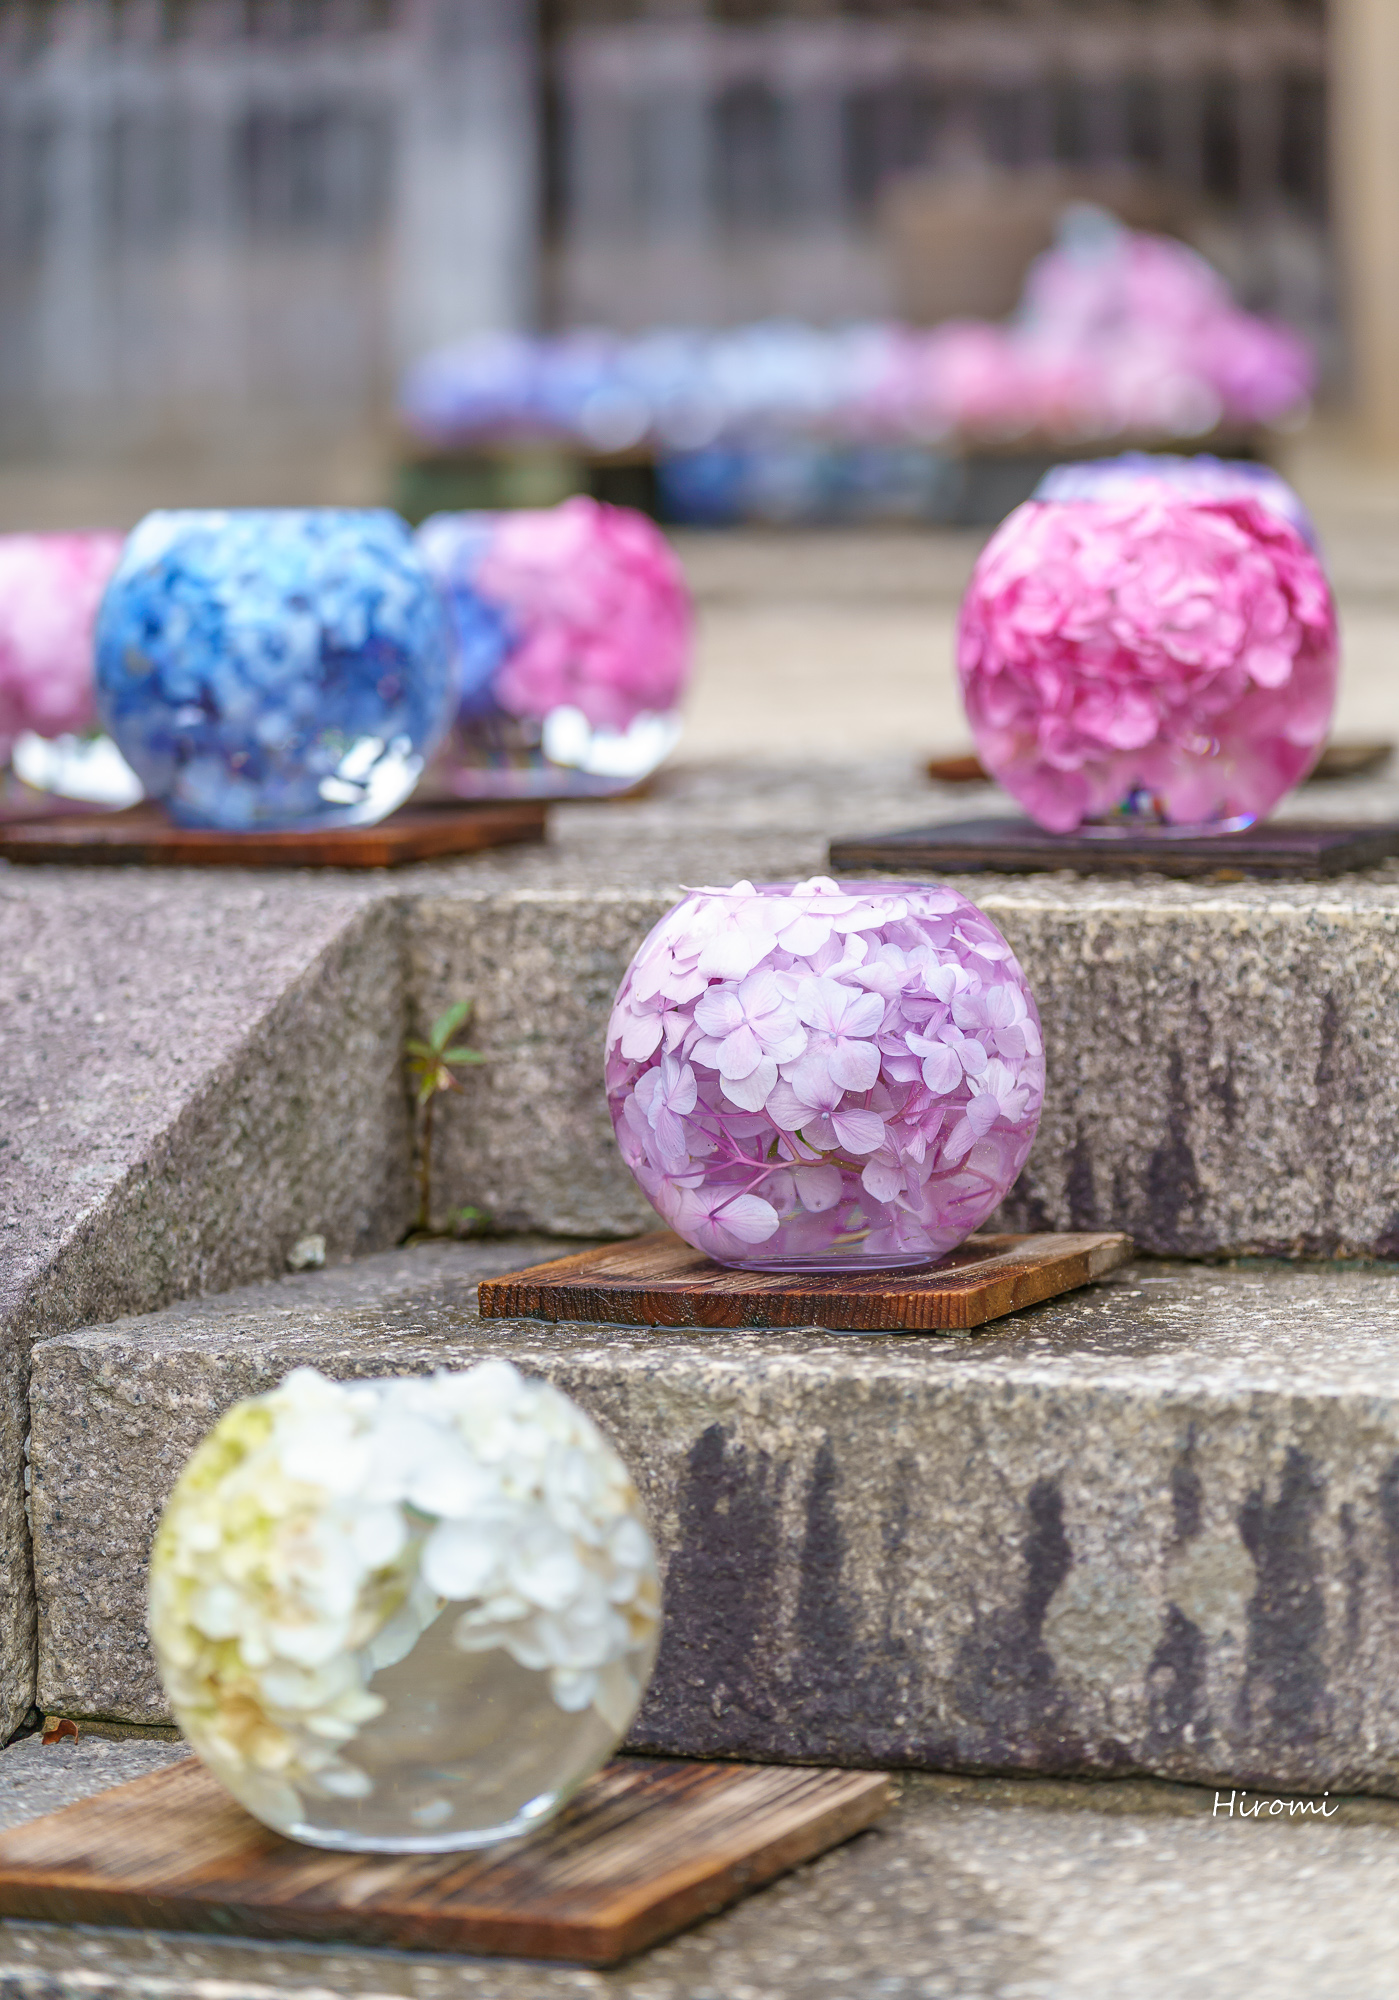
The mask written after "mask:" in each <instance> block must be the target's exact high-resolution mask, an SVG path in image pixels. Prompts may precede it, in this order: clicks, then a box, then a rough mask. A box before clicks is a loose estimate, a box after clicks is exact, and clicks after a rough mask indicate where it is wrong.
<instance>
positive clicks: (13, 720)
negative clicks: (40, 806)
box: [0, 529, 141, 805]
mask: <svg viewBox="0 0 1399 2000" xmlns="http://www.w3.org/2000/svg"><path fill="white" fill-rule="evenodd" d="M124 540H125V537H124V536H122V535H120V534H118V533H116V532H115V531H107V530H105V529H93V530H91V531H89V532H79V533H72V534H52V535H0V768H3V766H4V765H5V764H6V763H7V762H8V761H9V759H10V758H11V757H12V756H13V758H14V762H15V769H16V772H17V774H18V775H19V776H20V777H22V778H23V779H24V780H25V781H26V782H27V783H29V784H31V785H34V786H36V787H38V788H41V789H46V790H51V791H57V792H63V793H70V794H72V795H73V796H75V797H92V798H98V799H104V800H106V801H107V802H108V803H111V804H116V805H127V804H130V803H131V802H132V801H133V800H135V799H138V798H139V797H140V796H141V787H140V784H139V782H138V781H137V780H136V778H135V777H134V775H133V774H132V773H131V771H130V770H129V769H128V768H127V766H126V765H125V764H124V763H123V761H122V759H121V756H120V754H119V752H118V751H117V748H116V745H115V744H113V743H112V742H111V741H110V740H109V739H107V738H105V737H102V736H101V735H100V734H99V732H98V730H97V714H96V710H95V708H94V706H93V666H92V633H93V625H94V623H95V621H96V618H97V607H98V605H99V604H100V603H101V601H102V593H103V591H104V590H105V589H106V587H107V583H108V580H109V579H110V577H111V575H112V572H113V570H114V569H115V568H116V566H117V560H118V558H119V557H120V555H121V551H122V544H123V541H124Z"/></svg>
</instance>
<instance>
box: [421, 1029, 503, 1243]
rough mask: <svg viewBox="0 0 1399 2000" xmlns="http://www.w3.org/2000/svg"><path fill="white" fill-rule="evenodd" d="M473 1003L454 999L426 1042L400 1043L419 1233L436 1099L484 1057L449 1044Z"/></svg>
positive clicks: (427, 1195)
mask: <svg viewBox="0 0 1399 2000" xmlns="http://www.w3.org/2000/svg"><path fill="white" fill-rule="evenodd" d="M473 1004H474V1003H473V1002H472V1001H470V1000H458V1002H457V1004H456V1006H455V1007H449V1008H448V1009H447V1011H446V1013H445V1014H442V1015H440V1016H439V1017H438V1019H437V1020H435V1021H434V1022H433V1024H432V1026H431V1027H430V1028H429V1029H428V1033H427V1039H426V1041H424V1040H422V1039H421V1037H419V1036H417V1035H410V1036H409V1037H408V1039H407V1041H406V1042H405V1043H404V1045H403V1046H404V1049H405V1050H406V1052H407V1056H408V1074H409V1076H410V1077H411V1079H412V1081H413V1096H414V1102H415V1104H416V1106H417V1110H418V1114H419V1154H418V1220H417V1224H416V1227H417V1229H418V1230H419V1231H420V1232H421V1233H423V1234H425V1235H426V1234H429V1233H430V1232H431V1229H432V1114H433V1109H434V1107H435V1105H436V1103H437V1100H438V1098H439V1097H441V1096H443V1095H445V1093H446V1092H447V1091H449V1090H460V1089H461V1080H460V1078H459V1077H458V1076H457V1075H456V1074H455V1071H456V1070H458V1069H465V1068H469V1067H471V1066H472V1065H474V1064H476V1063H483V1062H485V1060H486V1058H485V1056H483V1055H482V1053H481V1051H480V1050H479V1049H470V1048H467V1047H466V1045H465V1043H458V1042H454V1041H453V1037H454V1036H455V1035H457V1034H459V1033H460V1032H461V1030H462V1029H463V1028H464V1027H465V1026H466V1024H467V1022H468V1021H469V1020H470V1018H471V1010H472V1006H473Z"/></svg>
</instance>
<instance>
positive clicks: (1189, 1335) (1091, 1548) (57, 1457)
mask: <svg viewBox="0 0 1399 2000" xmlns="http://www.w3.org/2000/svg"><path fill="white" fill-rule="evenodd" d="M438 1255H439V1259H440V1260H441V1261H440V1262H439V1264H438V1265H437V1267H436V1270H437V1272H438V1274H439V1276H438V1277H436V1278H434V1281H433V1284H431V1285H428V1286H423V1285H421V1284H417V1283H416V1281H412V1280H410V1279H408V1278H406V1277H405V1275H404V1272H403V1267H402V1264H401V1262H398V1263H393V1262H392V1260H391V1267H390V1268H389V1270H388V1271H387V1274H386V1281H385V1283H384V1286H383V1290H382V1293H381V1295H380V1298H379V1300H378V1302H377V1303H372V1304H371V1303H364V1304H361V1305H359V1306H357V1307H353V1308H350V1307H347V1306H344V1305H336V1306H333V1307H332V1306H318V1307H316V1308H315V1309H312V1308H311V1307H310V1306H301V1307H296V1306H295V1305H294V1304H293V1305H290V1306H289V1304H288V1302H287V1301H286V1299H284V1298H282V1297H279V1298H278V1299H277V1301H276V1303H275V1304H274V1305H272V1306H269V1307H268V1308H265V1309H263V1310H261V1311H259V1310H257V1309H256V1307H255V1306H248V1307H245V1308H244V1309H242V1310H240V1311H238V1312H237V1313H233V1312H225V1311H219V1310H215V1311H210V1310H206V1309H199V1308H196V1307H185V1308H181V1309H180V1311H179V1313H178V1314H177V1315H155V1316H153V1317H151V1318H148V1319H145V1320H130V1321H124V1322H120V1323H118V1324H116V1325H114V1326H109V1327H104V1328H96V1329H90V1330H87V1331H82V1332H78V1333H74V1334H69V1335H64V1336H61V1337H58V1338H56V1339H53V1340H50V1341H47V1342H44V1343H43V1344H41V1345H40V1346H39V1347H38V1348H37V1349H36V1351H35V1357H34V1386H33V1466H34V1494H33V1503H34V1525H35V1563H36V1574H37V1579H38V1589H39V1605H40V1633H41V1639H40V1655H41V1667H40V1699H41V1701H42V1703H43V1704H44V1705H45V1706H46V1707H47V1708H49V1709H52V1710H60V1711H64V1712H68V1713H73V1714H79V1715H80V1714H84V1713H86V1714H93V1715H109V1716H125V1717H130V1718H132V1719H150V1720H154V1719H158V1718H161V1717H163V1716H164V1714H165V1709H164V1704H163V1699H162V1696H161V1692H160V1690H159V1687H158V1685H157V1683H156V1681H155V1678H154V1675H153V1673H152V1670H151V1666H150V1661H149V1656H148V1654H147V1651H146V1643H145V1636H144V1630H143V1615H142V1612H143V1599H144V1566H145V1555H146V1549H147V1547H148V1544H149V1539H150V1535H151V1532H152V1529H153V1526H154V1522H155V1518H156V1515H157V1512H158V1510H159V1507H160V1505H161V1504H162V1502H163V1500H164V1497H165V1495H166V1493H167V1492H168V1490H169V1486H170V1484H171V1483H172V1481H173V1479H174V1477H175V1474H176V1472H177V1471H178V1468H179V1465H180V1463H181V1462H182V1460H183V1458H184V1456H185V1454H186V1453H187V1452H188V1450H189V1449H190V1448H191V1447H192V1445H193V1444H194V1442H195V1441H196V1439H197V1438H198V1437H199V1436H200V1435H201V1434H202V1433H203V1432H204V1431H205V1430H206V1429H207V1427H208V1426H209V1424H210V1423H211V1421H212V1420H213V1419H214V1417H215V1416H216V1415H217V1414H218V1413H219V1411H221V1410H222V1409H224V1408H225V1407H226V1406H227V1405H228V1404H229V1403H230V1402H231V1401H233V1400H234V1399H235V1398H236V1397H237V1396H239V1395H243V1394H246V1393H248V1392H249V1391H252V1390H254V1389H257V1388H260V1387H263V1386H265V1385H267V1384H270V1383H271V1382H273V1381H276V1380H277V1379H279V1378H280V1377H281V1376H282V1375H283V1374H284V1373H285V1372H286V1371H287V1370H288V1369H289V1368H291V1367H292V1366H294V1365H296V1364H297V1363H299V1362H302V1361H312V1362H314V1363H316V1364H317V1365H319V1366H321V1367H323V1368H325V1369H327V1370H328V1371H329V1372H330V1373H332V1374H335V1375H339V1376H343V1377H352V1376H364V1375H369V1374H374V1373H381V1372H389V1373H416V1372H421V1371H425V1370H429V1369H431V1368H434V1367H438V1366H443V1365H459V1364H461V1363H464V1362H466V1361H468V1360H469V1359H471V1358H472V1357H475V1356H477V1355H480V1354H483V1353H503V1354H507V1355H510V1356H512V1357H513V1358H515V1359H516V1360H518V1361H519V1362H520V1364H521V1365H522V1366H524V1367H526V1368H528V1369H531V1370H537V1371H539V1372H542V1373H544V1374H546V1375H548V1376H549V1377H551V1378H552V1379H553V1380H555V1381H557V1382H559V1383H560V1384H561V1385H562V1386H564V1387H565V1388H567V1389H568V1390H570V1391H571V1392H572V1393H574V1394H576V1395H577V1396H578V1397H579V1398H580V1400H582V1401H583V1402H584V1403H585V1404H586V1405H587V1406H588V1407H589V1408H590V1409H591V1410H592V1411H593V1413H594V1414H595V1415H596V1416H597V1417H598V1419H599V1420H600V1421H601V1422H602V1423H603V1424H604V1425H605V1426H606V1428H607V1429H608V1430H609V1431H610V1432H611V1433H612V1435H613V1436H614V1437H615V1438H616V1439H617V1441H618V1443H619V1445H620V1447H621V1449H622V1450H623V1452H624V1453H625V1455H626V1457H627V1459H628V1461H629V1463H630V1464H631V1465H632V1467H633V1469H634V1471H635V1473H636V1476H637V1479H638V1482H639V1484H640V1486H641V1488H642V1491H643V1494H644V1496H645V1499H646V1503H647V1505H648V1507H649V1509H650V1512H651V1515H652V1519H653V1521H654V1524H655V1527H656V1531H657V1535H658V1539H659V1542H660V1544H661V1548H662V1553H663V1559H664V1562H665V1568H666V1604H667V1627H666V1636H665V1640H664V1644H663V1647H662V1652H661V1659H660V1665H659V1668H658V1671H657V1675H656V1679H655V1682H654V1684H653V1688H652V1691H651V1694H650V1696H649V1698H648V1701H647V1704H646V1707H645V1709H644V1710H643V1713H642V1716H641V1718H640V1721H639V1723H638V1727H637V1729H636V1732H635V1736H634V1740H635V1742H636V1744H637V1745H638V1747H641V1746H649V1747H653V1748H658V1749H663V1750H670V1751H677V1752H681V1753H684V1754H709V1753H722V1754H728V1755H747V1756H757V1757H775V1758H788V1757H795V1758H798V1759H801V1758H816V1759H826V1758H832V1759H837V1760H847V1761H854V1762H873V1763H891V1764H907V1765H914V1766H919V1765H922V1766H927V1767H931V1768H943V1769H947V1768H960V1769H992V1770H996V1769H1007V1770H1008V1769H1017V1770H1035V1771H1050V1772H1085V1771H1086V1772H1097V1773H1105V1774H1113V1773H1119V1772H1127V1771H1148V1772H1155V1773H1158V1774H1161V1775H1163V1776H1168V1777H1173V1778H1179V1779H1187V1780H1195V1781H1210V1782H1215V1781H1223V1780H1224V1779H1226V1778H1227V1779H1229V1780H1230V1781H1231V1782H1240V1783H1248V1784H1260V1783H1263V1782H1271V1783H1274V1784H1279V1785H1287V1786H1291V1787H1299V1788H1306V1789H1314V1790H1318V1791H1319V1790H1322V1789H1325V1788H1328V1787H1329V1788H1330V1789H1331V1790H1333V1791H1335V1790H1340V1789H1343V1788H1349V1789H1355V1790H1366V1791H1375V1792H1378V1793H1399V1498H1397V1497H1396V1496H1399V1288H1396V1280H1395V1278H1394V1276H1393V1275H1391V1274H1389V1273H1387V1272H1384V1273H1381V1272H1370V1273H1364V1274H1359V1273H1349V1274H1337V1273H1334V1272H1326V1273H1315V1272H1299V1271H1295V1270H1288V1269H1286V1268H1279V1267H1261V1266H1255V1267H1251V1268H1245V1269H1242V1270H1236V1271H1228V1272H1225V1271H1211V1270H1203V1271H1202V1270H1199V1269H1192V1268H1189V1267H1181V1266H1159V1265H1158V1266H1153V1265H1150V1264H1142V1265H1139V1266H1136V1267H1133V1268H1132V1269H1131V1270H1130V1271H1129V1272H1127V1273H1126V1274H1123V1275H1121V1276H1119V1277H1118V1278H1116V1279H1115V1280H1112V1281H1109V1282H1108V1283H1106V1284H1104V1285H1101V1286H1098V1287H1095V1288H1093V1289H1092V1290H1090V1291H1086V1292H1084V1293H1081V1294H1078V1295H1076V1296H1075V1297H1072V1298H1069V1299H1065V1300H1061V1301H1057V1302H1055V1303H1053V1304H1050V1305H1048V1306H1045V1307H1041V1308H1039V1309H1037V1310H1036V1311H1034V1312H1032V1313H1027V1314H1023V1315H1019V1316H1017V1317H1016V1318H1015V1319H1013V1320H1010V1321H1007V1322H1004V1323H1002V1324H1001V1325H1000V1326H998V1327H993V1328H991V1329H988V1330H987V1331H985V1332H983V1333H981V1334H978V1335H974V1336H959V1337H952V1338H948V1337H926V1336H922V1337H886V1336H879V1337H868V1336H857V1337H852V1336H839V1335H829V1334H823V1333H821V1332H819V1331H814V1330H813V1331H809V1332H806V1333H785V1332H784V1333H773V1334H749V1335H738V1334H718V1333H715V1334H712V1335H696V1334H688V1333H687V1334H683V1335H682V1334H676V1333H660V1332H657V1333H646V1332H638V1331H636V1330H634V1329H615V1330H612V1329H609V1330H606V1331H601V1332H600V1331H599V1330H598V1329H596V1328H581V1327H572V1328H570V1327H563V1328H553V1327H546V1326H541V1325H535V1324H531V1323H528V1322H518V1321H516V1322H509V1321H505V1322H493V1321H487V1322H482V1321H480V1320H478V1319H476V1318H475V1317H474V1316H473V1315H472V1314H471V1313H470V1312H469V1310H468V1309H467V1306H466V1303H465V1301H466V1296H467V1290H466V1288H467V1286H468V1284H469V1281H470V1278H471V1276H472V1273H473V1270H474V1269H479V1266H474V1265H473V1263H472V1253H471V1252H470V1251H469V1250H467V1249H463V1250H462V1251H460V1252H452V1251H442V1252H439V1253H438ZM454 1257H458V1258H460V1260H461V1261H460V1267H459V1273H458V1275H457V1277H456V1278H455V1279H454V1280H452V1281H450V1282H448V1281H447V1278H446V1275H445V1274H446V1273H447V1271H448V1269H449V1268H450V1265H451V1262H452V1259H453V1258H454ZM365 1270H366V1273H367V1272H368V1270H369V1267H368V1266H366V1267H365ZM410 1287H411V1289H410Z"/></svg>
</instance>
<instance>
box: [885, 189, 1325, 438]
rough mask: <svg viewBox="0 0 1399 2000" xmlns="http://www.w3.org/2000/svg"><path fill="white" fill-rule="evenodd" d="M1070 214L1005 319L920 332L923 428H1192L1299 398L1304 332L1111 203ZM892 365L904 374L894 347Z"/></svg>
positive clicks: (1252, 415)
mask: <svg viewBox="0 0 1399 2000" xmlns="http://www.w3.org/2000/svg"><path fill="white" fill-rule="evenodd" d="M1067 220H1068V227H1067V228H1066V229H1065V231H1064V233H1063V235H1062V237H1061V240H1060V242H1059V243H1057V244H1056V245H1055V247H1054V248H1053V249H1051V250H1047V251H1046V252H1045V253H1044V254H1043V256H1041V257H1038V258H1037V259H1036V260H1035V262H1034V263H1033V264H1032V265H1031V267H1030V271H1029V274H1028V276H1027V279H1026V283H1025V290H1024V294H1023V297H1022V300H1021V304H1020V308H1019V310H1018V312H1017V313H1016V315H1015V316H1014V318H1013V319H1011V320H1008V321H1006V322H1004V323H1001V324H995V325H993V324H988V323H986V322H983V321H977V320H957V321H949V322H948V323H947V324H945V325H943V326H940V327H937V328H935V329H934V330H933V331H931V332H930V333H927V334H925V335H923V337H922V343H921V368H920V369H919V370H918V373H919V376H920V378H921V380H920V391H919V394H918V397H917V401H918V403H919V404H920V405H921V407H922V410H923V412H924V422H925V425H926V426H927V427H929V428H931V429H933V430H935V431H936V430H947V429H952V430H957V431H960V432H962V433H963V434H964V435H970V436H979V435H980V436H990V437H997V436H1013V435H1015V434H1016V433H1017V432H1024V431H1030V430H1039V431H1047V432H1049V433H1051V434H1057V435H1063V436H1083V437H1111V436H1115V435H1118V434H1121V433H1124V432H1128V433H1130V432H1141V433H1149V434H1154V435H1161V434H1165V435H1167V436H1176V437H1192V436H1198V435H1201V434H1203V433H1204V432H1207V431H1209V430H1212V429H1213V428H1214V427H1215V426H1216V425H1218V424H1220V423H1221V422H1232V423H1242V424H1255V423H1269V422H1273V421H1275V420H1276V419H1278V418H1281V417H1286V416H1290V415H1293V414H1295V413H1296V412H1297V411H1299V410H1302V409H1305V407H1306V403H1307V399H1308V397H1309V396H1310V394H1311V390H1312V385H1313V381H1314V378H1315V372H1316V371H1315V363H1314V360H1313V357H1312V353H1311V350H1310V348H1309V347H1308V345H1307V343H1306V341H1304V340H1303V339H1302V338H1301V337H1300V335H1298V334H1295V333H1293V332H1291V331H1290V329H1288V328H1286V327H1282V326H1278V325H1276V324H1274V323H1272V322H1271V321H1268V320H1263V319H1259V318H1258V317H1256V316H1255V315H1254V314H1252V313H1247V312H1244V311H1243V310H1242V309H1241V308H1240V307H1239V306H1237V305H1235V303H1234V301H1233V299H1232V298H1231V297H1230V294H1229V288H1228V286H1227V285H1226V284H1225V282H1224V280H1223V279H1222V278H1221V277H1220V276H1219V274H1218V272H1216V271H1215V270H1214V269H1212V267H1211V266H1210V265H1209V264H1207V263H1206V262H1205V260H1204V258H1203V257H1201V256H1200V255H1199V254H1198V253H1197V252H1196V251H1194V250H1191V249H1190V248H1189V247H1188V246H1187V245H1186V244H1184V243H1178V242H1175V241H1174V240H1173V239H1171V238H1169V237H1165V236H1150V235H1145V234H1141V233H1138V232H1134V231H1132V230H1128V229H1124V228H1123V227H1122V225H1121V224H1120V223H1118V222H1117V221H1116V220H1115V219H1114V218H1113V217H1112V216H1110V215H1108V214H1106V213H1105V212H1097V213H1094V212H1093V211H1085V210H1082V209H1079V210H1072V211H1070V212H1069V215H1068V218H1067ZM900 372H901V374H902V375H903V376H905V377H906V376H907V375H908V373H909V372H910V364H909V363H908V361H907V360H905V359H904V358H902V357H901V358H900ZM905 394H907V392H906V391H905Z"/></svg>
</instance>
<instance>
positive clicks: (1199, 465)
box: [1030, 451, 1321, 553]
mask: <svg viewBox="0 0 1399 2000" xmlns="http://www.w3.org/2000/svg"><path fill="white" fill-rule="evenodd" d="M1153 482H1154V483H1155V484H1157V485H1161V486H1167V487H1169V488H1170V489H1171V490H1172V491H1173V492H1176V493H1184V494H1186V495H1187V496H1188V497H1189V498H1191V499H1193V500H1232V499H1235V498H1238V497H1239V496H1242V497H1243V498H1244V499H1249V498H1252V499H1254V500H1257V501H1258V503H1259V505H1260V506H1262V507H1268V508H1270V509H1271V510H1272V512H1273V513H1274V514H1278V515H1280V516H1281V517H1282V519H1283V520H1284V521H1290V522H1291V523H1292V525H1293V527H1294V528H1295V529H1296V530H1297V532H1298V534H1299V535H1300V536H1301V537H1302V540H1303V541H1304V542H1305V543H1306V544H1307V547H1308V548H1309V549H1311V550H1313V551H1314V552H1317V553H1319V552H1320V546H1321V540H1320V537H1319V535H1318V534H1317V531H1316V523H1315V521H1313V519H1312V517H1311V515H1310V514H1309V513H1308V511H1307V509H1306V508H1305V507H1304V506H1303V504H1302V501H1301V498H1300V497H1299V495H1298V494H1297V493H1296V492H1295V491H1294V490H1293V488H1292V487H1291V486H1289V485H1288V483H1287V481H1286V480H1285V479H1284V478H1283V476H1282V474H1281V473H1280V472H1274V470H1273V468H1272V466H1271V465H1260V464H1259V463H1258V462H1257V461H1256V460H1253V459H1246V458H1216V457H1215V456H1214V455H1213V453H1211V452H1208V451H1198V452H1194V453H1192V454H1191V456H1190V457H1188V458H1185V457H1181V456H1179V455H1178V454H1176V453H1173V452H1165V451H1124V452H1119V453H1118V454H1117V456H1116V457H1115V458H1088V459H1082V460H1076V461H1071V462H1070V463H1069V464H1067V465H1056V466H1052V467H1051V468H1050V470H1049V471H1048V472H1046V474H1045V475H1044V478H1043V479H1042V480H1041V481H1040V483H1039V485H1038V486H1037V487H1036V488H1035V490H1034V492H1033V493H1032V494H1031V496H1030V497H1031V499H1033V500H1130V499H1132V498H1134V497H1135V496H1136V495H1137V494H1138V493H1140V492H1141V491H1142V489H1143V487H1144V486H1149V485H1151V484H1152V483H1153Z"/></svg>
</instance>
